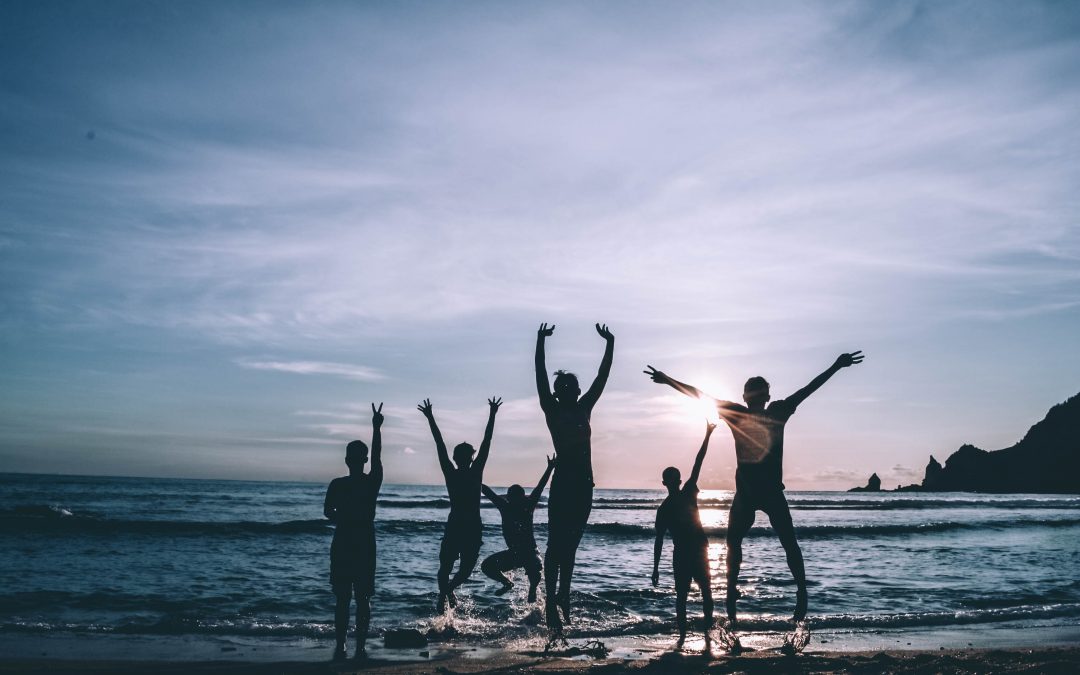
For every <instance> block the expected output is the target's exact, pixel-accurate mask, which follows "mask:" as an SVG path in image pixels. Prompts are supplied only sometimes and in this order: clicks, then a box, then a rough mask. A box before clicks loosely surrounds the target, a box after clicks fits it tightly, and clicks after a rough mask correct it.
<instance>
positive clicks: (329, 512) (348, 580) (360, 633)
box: [323, 403, 383, 661]
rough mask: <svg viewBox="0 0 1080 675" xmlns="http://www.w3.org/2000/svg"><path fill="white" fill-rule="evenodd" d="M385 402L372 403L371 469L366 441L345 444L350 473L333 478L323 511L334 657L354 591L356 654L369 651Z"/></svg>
mask: <svg viewBox="0 0 1080 675" xmlns="http://www.w3.org/2000/svg"><path fill="white" fill-rule="evenodd" d="M382 423H383V416H382V403H380V404H379V407H378V408H377V409H376V408H375V404H374V403H372V404H371V427H372V430H371V471H370V472H369V473H366V474H365V473H364V464H366V463H367V461H368V448H367V446H366V445H364V442H363V441H353V442H351V443H349V444H348V445H347V446H345V464H346V465H347V466H348V467H349V475H348V476H342V477H340V478H335V479H334V480H332V481H330V487H328V488H327V489H326V500H325V501H324V503H323V515H325V516H326V517H327V518H329V519H330V522H332V523H333V524H334V540H333V542H332V543H331V544H330V584H331V587H332V588H333V589H334V596H335V597H336V599H337V605H336V607H335V610H334V636H335V637H336V638H337V646H336V647H335V648H334V660H335V661H340V660H342V659H344V658H345V639H346V635H347V634H348V632H349V602H350V600H351V599H352V598H351V596H352V595H353V594H355V596H356V657H357V658H361V657H363V656H365V655H366V654H367V650H366V649H365V643H366V641H367V633H368V625H369V624H370V623H371V596H372V595H373V594H374V593H375V503H376V501H377V499H378V497H379V488H380V487H382V480H383V467H382V431H381V428H382Z"/></svg>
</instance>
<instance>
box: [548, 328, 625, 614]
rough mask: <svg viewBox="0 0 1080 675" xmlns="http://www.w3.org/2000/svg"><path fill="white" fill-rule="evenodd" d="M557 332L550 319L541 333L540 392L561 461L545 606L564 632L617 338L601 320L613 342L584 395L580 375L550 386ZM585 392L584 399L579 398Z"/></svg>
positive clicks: (551, 508) (552, 503) (554, 482)
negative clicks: (547, 349) (593, 420)
mask: <svg viewBox="0 0 1080 675" xmlns="http://www.w3.org/2000/svg"><path fill="white" fill-rule="evenodd" d="M554 332H555V326H551V327H550V328H549V327H548V325H547V324H546V323H543V324H540V329H539V330H538V331H537V332H536V364H535V365H536V391H537V393H538V394H539V395H540V408H541V409H542V410H543V411H544V418H545V419H546V420H547V426H548V430H549V431H550V432H551V441H552V444H553V445H554V446H555V454H556V458H557V460H558V463H557V464H556V466H555V475H554V476H553V477H552V479H551V492H550V493H549V496H548V547H547V552H546V553H545V555H544V582H545V587H546V590H547V599H546V603H545V610H546V612H545V613H546V615H547V622H548V626H549V627H550V628H551V629H552V631H553V632H554V633H555V634H556V635H559V634H561V633H562V620H560V618H559V613H558V611H557V610H556V607H558V608H559V609H561V610H562V613H563V617H564V618H565V620H566V622H567V623H569V622H570V580H571V578H572V577H573V575H574V559H575V557H576V556H577V548H578V545H579V544H580V543H581V537H582V535H584V533H585V525H586V524H587V523H588V522H589V513H590V511H592V494H593V473H592V446H591V440H590V437H591V436H592V427H591V425H590V423H589V419H590V416H591V415H592V409H593V406H595V405H596V402H597V401H598V400H599V399H600V394H602V393H603V391H604V385H605V384H607V379H608V375H609V374H610V373H611V361H612V358H613V355H614V352H615V336H614V335H612V334H611V331H609V330H608V327H607V326H606V325H603V326H601V325H600V324H596V332H597V333H598V334H599V335H600V337H602V338H604V340H605V341H606V342H607V347H606V348H605V349H604V358H603V359H602V360H601V361H600V370H599V371H598V372H597V374H596V379H595V380H593V383H592V386H591V387H589V390H588V391H587V392H585V394H584V395H581V388H580V387H579V385H578V380H577V376H575V375H574V374H573V373H567V372H564V371H561V370H560V371H557V372H556V373H555V391H554V393H553V392H552V390H551V386H550V385H549V384H548V375H547V366H546V365H545V362H544V339H545V338H547V337H549V336H550V335H551V334H552V333H554ZM579 396H580V398H579Z"/></svg>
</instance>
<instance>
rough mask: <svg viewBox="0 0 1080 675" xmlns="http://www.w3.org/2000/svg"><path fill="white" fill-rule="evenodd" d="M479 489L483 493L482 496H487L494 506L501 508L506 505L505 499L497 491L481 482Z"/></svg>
mask: <svg viewBox="0 0 1080 675" xmlns="http://www.w3.org/2000/svg"><path fill="white" fill-rule="evenodd" d="M480 491H481V492H483V493H484V496H485V497H487V498H488V499H489V500H490V501H491V503H492V504H494V505H495V507H496V508H499V509H502V508H503V507H505V506H506V499H504V498H503V497H500V496H499V495H498V493H496V492H495V491H494V490H492V489H491V488H489V487H488V486H486V485H484V484H483V483H481V484H480Z"/></svg>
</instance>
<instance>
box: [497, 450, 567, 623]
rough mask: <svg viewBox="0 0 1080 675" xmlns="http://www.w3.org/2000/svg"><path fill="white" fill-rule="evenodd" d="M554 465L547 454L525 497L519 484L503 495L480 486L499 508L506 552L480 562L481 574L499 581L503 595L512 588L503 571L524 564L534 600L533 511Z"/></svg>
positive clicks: (536, 578)
mask: <svg viewBox="0 0 1080 675" xmlns="http://www.w3.org/2000/svg"><path fill="white" fill-rule="evenodd" d="M554 468H555V460H554V459H553V458H551V457H548V465H547V469H546V470H545V471H544V475H543V476H541V477H540V482H539V483H537V484H536V487H535V488H533V491H532V494H530V495H529V496H528V497H526V496H525V488H523V487H521V486H520V485H511V486H510V488H509V489H508V490H507V491H506V496H505V497H500V496H499V495H498V494H496V493H495V491H494V490H492V489H491V488H489V487H488V486H486V485H482V486H480V489H481V490H483V491H484V495H485V496H486V497H487V498H488V499H490V500H491V503H492V504H494V505H495V507H496V508H497V509H499V514H500V515H501V516H502V531H503V539H504V540H506V550H505V551H499V552H498V553H494V554H492V555H490V556H488V557H487V558H485V559H484V562H483V563H481V564H480V569H481V571H483V573H484V574H486V575H488V577H490V578H491V579H494V580H495V581H498V582H499V583H500V584H502V586H501V587H500V588H499V590H497V591H495V595H502V594H504V593H506V592H507V591H509V590H510V589H511V588H513V587H514V585H513V584H512V583H510V580H509V579H507V578H506V575H504V574H503V572H509V571H510V570H513V569H517V568H519V567H523V568H525V574H527V575H528V576H529V602H536V587H537V586H539V585H540V569H541V564H540V555H539V554H538V553H537V551H536V538H535V537H534V536H533V513H534V512H535V511H536V505H537V504H539V503H540V495H542V494H543V493H544V487H545V486H546V485H547V482H548V478H550V477H551V471H552V469H554Z"/></svg>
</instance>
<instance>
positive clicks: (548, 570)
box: [544, 539, 562, 632]
mask: <svg viewBox="0 0 1080 675" xmlns="http://www.w3.org/2000/svg"><path fill="white" fill-rule="evenodd" d="M556 546H557V543H553V542H552V541H551V540H550V539H549V540H548V547H547V551H546V552H545V553H544V588H545V590H546V592H547V598H546V599H545V601H544V605H545V607H544V610H545V611H544V614H545V615H546V618H547V623H548V627H549V628H550V629H551V630H552V631H555V632H561V631H562V620H561V619H559V611H558V610H557V609H556V600H555V596H556V595H557V594H558V592H557V591H558V588H559V559H560V555H559V551H558V549H557V548H556Z"/></svg>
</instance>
